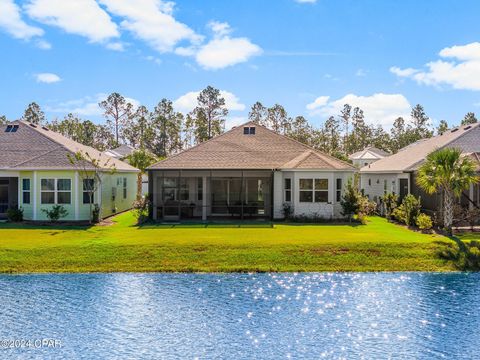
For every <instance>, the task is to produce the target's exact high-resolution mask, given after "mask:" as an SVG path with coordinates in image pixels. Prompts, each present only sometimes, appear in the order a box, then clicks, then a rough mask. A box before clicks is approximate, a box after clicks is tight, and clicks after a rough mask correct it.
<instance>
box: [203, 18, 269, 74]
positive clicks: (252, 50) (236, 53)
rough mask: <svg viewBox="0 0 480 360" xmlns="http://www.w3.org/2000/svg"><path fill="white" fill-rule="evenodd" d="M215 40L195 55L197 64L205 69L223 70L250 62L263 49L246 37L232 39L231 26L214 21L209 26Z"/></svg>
mask: <svg viewBox="0 0 480 360" xmlns="http://www.w3.org/2000/svg"><path fill="white" fill-rule="evenodd" d="M208 26H209V27H210V29H211V30H212V31H213V34H214V35H213V39H211V40H210V41H209V42H208V43H206V44H205V45H202V46H201V47H200V48H199V49H198V52H197V53H196V54H195V60H196V61H197V63H198V64H199V65H200V66H202V67H203V68H205V69H209V70H214V69H222V68H225V67H228V66H232V65H236V64H239V63H242V62H245V61H248V59H250V58H251V57H252V56H255V55H260V54H261V53H262V49H261V48H260V47H259V46H258V45H256V44H254V43H252V42H251V41H250V40H249V39H247V38H245V37H237V38H235V37H230V33H231V32H232V30H231V28H230V25H228V24H227V23H220V22H216V21H212V22H210V23H209V24H208Z"/></svg>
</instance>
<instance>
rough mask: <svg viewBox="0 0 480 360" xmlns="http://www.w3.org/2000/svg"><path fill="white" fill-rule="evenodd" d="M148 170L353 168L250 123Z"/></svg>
mask: <svg viewBox="0 0 480 360" xmlns="http://www.w3.org/2000/svg"><path fill="white" fill-rule="evenodd" d="M245 127H255V134H254V135H251V134H249V135H244V128H245ZM150 169H160V170H168V169H263V170H266V169H269V170H270V169H319V170H349V171H353V170H355V168H354V167H353V166H352V165H350V164H348V163H347V162H344V161H341V160H339V159H337V158H334V157H332V156H330V155H327V154H324V153H323V152H320V151H317V150H315V149H313V148H311V147H309V146H307V145H304V144H302V143H300V142H298V141H295V140H292V139H290V138H288V137H286V136H283V135H279V134H277V133H275V132H273V131H272V130H269V129H267V128H266V127H263V126H261V125H258V124H255V123H253V122H248V123H246V124H243V125H240V126H238V127H235V128H233V129H232V130H230V131H227V132H226V133H224V134H222V135H219V136H217V137H214V138H212V139H210V140H208V141H205V142H203V143H200V144H199V145H196V146H194V147H192V148H190V149H188V150H185V151H182V152H180V153H178V154H176V155H173V156H170V157H169V158H167V159H165V160H162V161H160V162H158V163H156V164H154V165H152V166H151V167H150Z"/></svg>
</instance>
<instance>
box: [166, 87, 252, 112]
mask: <svg viewBox="0 0 480 360" xmlns="http://www.w3.org/2000/svg"><path fill="white" fill-rule="evenodd" d="M199 94H200V91H190V92H188V93H186V94H184V95H182V96H180V97H179V98H178V99H177V100H175V101H174V102H173V106H174V108H175V109H176V110H177V111H181V112H184V113H188V112H190V111H192V110H193V109H194V108H195V106H197V97H198V95H199ZM220 96H222V97H223V98H224V99H225V106H226V108H227V109H228V110H231V111H243V110H245V104H242V103H241V102H240V99H239V98H238V97H237V96H236V95H234V94H232V93H231V92H229V91H226V90H220Z"/></svg>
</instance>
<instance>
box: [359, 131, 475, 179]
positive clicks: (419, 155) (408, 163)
mask: <svg viewBox="0 0 480 360" xmlns="http://www.w3.org/2000/svg"><path fill="white" fill-rule="evenodd" d="M479 126H480V123H477V124H471V125H465V126H460V127H458V128H455V129H452V130H449V131H446V132H445V133H443V134H442V135H438V136H435V137H432V138H429V139H422V140H420V141H417V142H416V143H413V144H410V145H409V146H406V147H404V148H403V149H401V150H400V151H399V152H397V153H396V154H393V155H390V156H388V157H385V158H383V159H380V160H378V161H375V162H374V163H372V164H370V165H367V166H364V167H362V168H361V169H360V172H362V173H369V172H403V171H413V170H416V169H417V168H418V167H419V166H420V165H421V164H422V163H423V161H424V160H425V158H426V157H427V155H428V154H430V153H431V152H433V151H435V150H438V149H441V148H444V147H448V146H449V145H450V146H454V147H459V148H462V141H463V140H464V139H465V145H469V146H471V143H470V142H471V140H470V139H468V141H467V137H466V135H468V134H470V133H472V132H473V131H477V132H478V130H480V128H479ZM462 138H463V139H462ZM475 141H476V144H477V146H476V147H477V148H479V150H480V141H479V140H475ZM467 143H468V144H467Z"/></svg>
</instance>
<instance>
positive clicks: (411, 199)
mask: <svg viewBox="0 0 480 360" xmlns="http://www.w3.org/2000/svg"><path fill="white" fill-rule="evenodd" d="M420 208H421V203H420V198H418V199H417V198H416V197H415V196H413V195H412V194H408V195H407V196H405V197H404V198H403V201H402V203H401V204H400V205H399V206H397V207H396V208H395V209H394V210H393V212H392V215H393V217H394V218H395V219H396V220H397V221H398V222H401V223H403V224H405V225H408V226H415V222H416V220H417V216H418V215H419V214H420Z"/></svg>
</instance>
